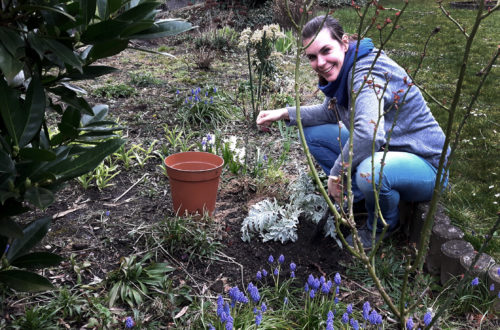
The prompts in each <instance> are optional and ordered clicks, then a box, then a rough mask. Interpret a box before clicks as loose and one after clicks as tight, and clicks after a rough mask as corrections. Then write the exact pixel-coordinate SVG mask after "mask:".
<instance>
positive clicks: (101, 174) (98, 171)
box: [92, 157, 121, 190]
mask: <svg viewBox="0 0 500 330" xmlns="http://www.w3.org/2000/svg"><path fill="white" fill-rule="evenodd" d="M106 160H108V161H106ZM110 160H111V157H108V158H106V159H105V160H104V161H103V162H101V163H100V164H99V166H97V167H96V168H95V169H94V171H93V172H92V176H93V177H94V178H95V183H96V186H97V188H98V189H99V190H103V189H105V188H108V187H111V186H113V185H114V183H110V181H111V180H112V179H113V178H114V177H115V176H117V175H118V174H120V172H121V171H118V165H114V164H111V163H110ZM107 163H110V164H107Z"/></svg>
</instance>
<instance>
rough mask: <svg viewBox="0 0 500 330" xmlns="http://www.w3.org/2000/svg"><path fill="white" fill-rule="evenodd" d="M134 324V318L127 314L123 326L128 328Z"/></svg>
mask: <svg viewBox="0 0 500 330" xmlns="http://www.w3.org/2000/svg"><path fill="white" fill-rule="evenodd" d="M134 325H135V322H134V319H133V318H131V317H130V316H127V318H126V319H125V328H127V329H130V328H133V327H134Z"/></svg>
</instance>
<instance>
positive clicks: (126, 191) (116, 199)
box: [113, 173, 149, 203]
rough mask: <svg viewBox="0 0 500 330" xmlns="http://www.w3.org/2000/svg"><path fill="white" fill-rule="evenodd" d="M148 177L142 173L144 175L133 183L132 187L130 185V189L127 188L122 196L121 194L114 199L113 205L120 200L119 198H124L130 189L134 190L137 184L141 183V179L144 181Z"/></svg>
mask: <svg viewBox="0 0 500 330" xmlns="http://www.w3.org/2000/svg"><path fill="white" fill-rule="evenodd" d="M148 175H149V173H144V175H143V176H142V177H141V178H140V179H139V180H137V182H136V183H134V184H133V185H131V186H130V188H128V189H127V190H125V192H124V193H123V194H121V195H120V196H118V197H116V198H115V199H114V201H113V202H114V203H116V202H118V201H119V200H120V198H122V197H123V196H125V195H126V194H127V193H128V192H129V191H130V190H131V189H132V188H134V187H135V186H136V185H137V184H138V183H139V182H141V181H142V179H144V178H145V177H146V176H148Z"/></svg>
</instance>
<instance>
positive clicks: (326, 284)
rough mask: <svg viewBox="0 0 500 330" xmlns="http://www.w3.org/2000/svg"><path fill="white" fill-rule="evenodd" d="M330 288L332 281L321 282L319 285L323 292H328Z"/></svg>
mask: <svg viewBox="0 0 500 330" xmlns="http://www.w3.org/2000/svg"><path fill="white" fill-rule="evenodd" d="M331 288H332V282H330V281H328V282H327V283H323V284H322V285H321V292H322V293H324V294H329V293H330V289H331Z"/></svg>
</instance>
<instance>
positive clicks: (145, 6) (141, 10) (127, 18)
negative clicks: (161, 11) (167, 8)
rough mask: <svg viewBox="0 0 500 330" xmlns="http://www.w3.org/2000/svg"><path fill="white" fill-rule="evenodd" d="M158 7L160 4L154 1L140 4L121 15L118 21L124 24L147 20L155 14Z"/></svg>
mask: <svg viewBox="0 0 500 330" xmlns="http://www.w3.org/2000/svg"><path fill="white" fill-rule="evenodd" d="M158 5H159V3H158V2H152V1H151V2H143V3H140V4H138V5H137V6H135V7H133V8H131V9H129V10H127V11H125V12H123V13H122V14H120V15H119V16H118V17H117V18H116V20H117V21H123V22H136V21H139V20H143V19H145V18H149V17H151V15H152V14H153V15H154V14H155V9H156V7H158Z"/></svg>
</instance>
